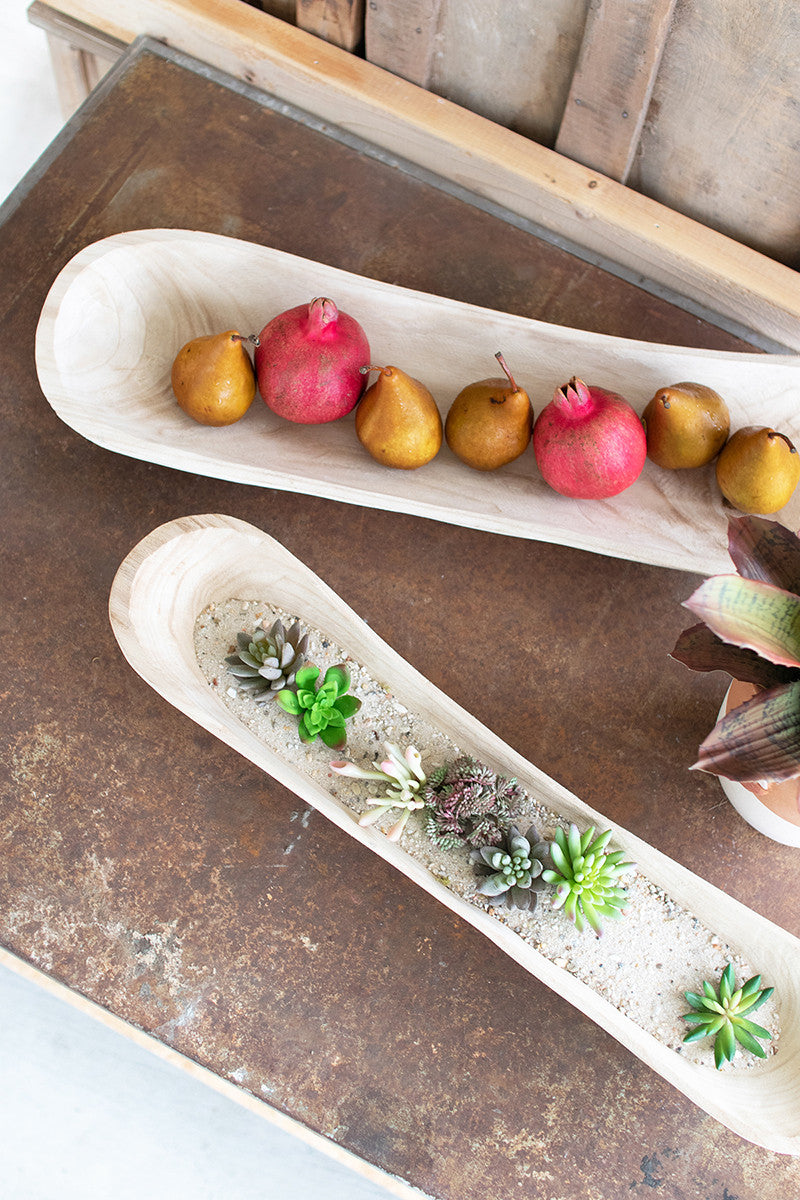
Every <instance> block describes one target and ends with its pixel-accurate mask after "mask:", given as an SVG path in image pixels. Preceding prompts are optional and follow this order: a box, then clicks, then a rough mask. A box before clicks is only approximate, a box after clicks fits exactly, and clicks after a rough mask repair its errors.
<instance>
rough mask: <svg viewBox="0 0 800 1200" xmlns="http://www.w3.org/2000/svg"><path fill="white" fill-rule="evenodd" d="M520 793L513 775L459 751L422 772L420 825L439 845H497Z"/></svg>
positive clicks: (444, 846) (450, 848)
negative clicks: (428, 771) (423, 816)
mask: <svg viewBox="0 0 800 1200" xmlns="http://www.w3.org/2000/svg"><path fill="white" fill-rule="evenodd" d="M522 797H523V792H522V790H521V788H520V787H519V786H518V784H517V781H516V780H515V779H506V778H505V777H504V776H502V775H496V774H495V773H494V771H492V770H491V768H489V767H487V766H484V764H483V763H479V762H478V761H477V760H476V759H474V758H472V757H471V756H470V755H468V754H464V755H462V756H461V757H460V758H457V759H455V760H454V761H453V762H446V763H444V764H443V765H442V766H441V767H437V768H436V770H435V771H433V772H431V774H430V775H429V776H428V779H427V782H426V784H425V787H424V788H423V792H422V799H423V800H424V801H425V811H426V822H425V830H426V832H427V834H428V837H429V838H430V839H431V841H432V842H434V843H435V844H436V845H437V846H440V847H441V848H442V849H443V850H454V849H456V848H457V847H458V846H463V845H467V846H472V847H475V848H476V849H479V848H480V847H482V846H497V845H499V844H500V842H501V841H502V839H503V830H504V829H505V827H506V826H507V825H508V823H509V821H510V820H512V819H513V818H514V817H515V816H516V812H515V811H514V810H515V808H516V806H517V804H518V803H519V801H521V799H522Z"/></svg>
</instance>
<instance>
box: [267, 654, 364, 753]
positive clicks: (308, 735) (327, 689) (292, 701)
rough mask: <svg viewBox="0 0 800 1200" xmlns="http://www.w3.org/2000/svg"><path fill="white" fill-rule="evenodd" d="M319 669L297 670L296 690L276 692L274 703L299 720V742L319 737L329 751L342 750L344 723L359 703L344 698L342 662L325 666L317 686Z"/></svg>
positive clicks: (347, 679)
mask: <svg viewBox="0 0 800 1200" xmlns="http://www.w3.org/2000/svg"><path fill="white" fill-rule="evenodd" d="M319 675H320V669H319V667H316V666H314V664H313V663H308V664H307V665H306V666H304V667H301V668H300V670H299V671H298V672H297V675H296V676H295V685H296V688H297V690H296V691H292V690H291V688H284V689H283V691H281V692H278V704H280V706H281V708H282V709H284V711H285V712H288V713H291V714H292V715H293V716H295V717H299V718H300V721H299V725H298V732H299V734H300V740H301V742H313V741H314V740H315V739H316V738H317V736H319V737H320V738H321V739H322V741H323V742H324V743H325V745H326V746H330V748H331V749H332V750H342V749H344V746H345V744H346V742H347V731H346V729H345V721H346V720H348V718H350V717H352V716H355V714H356V713H357V712H358V710H359V709H360V708H361V701H360V700H358V699H357V698H356V697H355V696H348V695H347V692H348V690H349V688H350V672H349V671H348V669H347V667H346V666H345V665H344V663H338V664H337V665H336V666H335V667H328V669H327V671H326V672H325V677H324V679H323V680H322V683H321V684H320V685H319V686H318V687H317V686H316V685H317V680H318V679H319Z"/></svg>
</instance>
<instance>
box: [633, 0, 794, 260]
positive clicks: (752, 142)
mask: <svg viewBox="0 0 800 1200" xmlns="http://www.w3.org/2000/svg"><path fill="white" fill-rule="evenodd" d="M721 9H722V6H721V4H720V2H719V0H693V3H692V4H689V5H684V6H682V8H681V10H680V20H679V21H676V22H675V24H674V26H673V29H672V32H671V34H670V37H669V40H668V42H667V46H666V49H665V51H664V57H663V59H662V62H661V68H660V70H659V73H658V78H657V80H656V84H655V88H654V92H653V104H652V107H651V111H650V114H649V116H648V119H647V121H646V123H645V127H644V130H643V132H642V141H641V146H640V153H639V155H638V156H637V159H636V163H635V166H634V169H633V171H632V173H631V177H630V183H631V184H632V185H633V186H634V187H636V188H637V189H641V190H642V191H644V192H645V193H646V194H647V195H648V196H652V197H653V198H654V199H657V200H659V201H660V202H661V203H663V204H668V205H670V206H671V207H674V208H677V209H679V210H680V211H681V212H685V213H687V214H688V215H689V216H692V217H694V218H695V219H696V220H698V221H703V222H708V223H713V225H714V227H715V228H717V229H720V230H721V231H722V232H724V233H727V234H729V235H730V236H731V237H735V238H736V239H737V240H739V241H742V242H744V243H746V244H747V245H750V246H753V247H755V248H756V249H758V250H761V251H763V252H764V253H768V254H770V255H771V256H772V257H774V258H777V259H779V260H781V261H783V262H785V263H787V264H789V265H791V266H793V267H795V268H797V267H798V266H800V255H798V237H797V234H798V220H797V214H798V212H799V211H800V110H798V95H800V20H798V17H799V16H800V9H799V8H798V5H797V3H796V0H777V2H775V3H772V4H767V5H763V4H752V3H751V0H726V2H725V5H724V11H721ZM709 116H711V117H712V119H709Z"/></svg>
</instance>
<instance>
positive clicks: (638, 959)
mask: <svg viewBox="0 0 800 1200" xmlns="http://www.w3.org/2000/svg"><path fill="white" fill-rule="evenodd" d="M276 617H280V618H281V619H282V620H283V622H284V625H285V626H286V628H287V629H288V627H289V626H290V625H291V624H292V623H293V622H294V620H295V616H294V615H292V614H291V613H286V612H283V611H282V610H279V609H275V608H272V607H271V606H269V605H268V604H267V603H265V602H262V601H259V600H240V599H231V600H228V601H227V602H226V603H224V604H218V605H212V606H211V607H210V608H208V609H206V610H205V611H204V612H203V613H202V614H201V615H200V616H199V618H198V620H197V623H196V628H195V650H196V653H197V657H198V662H199V664H200V666H201V669H202V671H203V673H204V674H205V676H206V678H207V679H208V681H209V683H210V685H211V686H212V687H213V688H214V689H215V691H217V693H218V694H219V697H220V699H221V700H222V701H223V703H224V704H225V705H226V706H227V707H228V708H230V709H231V711H232V712H234V713H235V714H236V716H237V717H239V718H240V719H241V721H242V722H243V723H244V724H245V725H246V726H247V727H248V728H249V729H251V730H252V731H253V732H254V733H255V734H256V735H257V736H258V737H259V738H261V739H262V740H263V741H264V742H265V743H266V744H267V745H268V746H269V747H270V749H272V750H274V751H275V752H276V753H278V754H280V756H281V757H282V758H284V759H285V760H287V761H290V762H292V763H293V764H295V765H297V766H299V767H300V768H301V769H302V770H303V771H304V772H305V773H306V774H307V775H308V776H309V778H311V779H313V780H314V781H315V782H317V783H318V784H321V785H322V786H324V787H325V788H326V789H327V790H328V791H329V792H330V793H331V795H333V796H334V797H335V798H336V799H337V800H338V801H339V802H340V803H342V804H345V805H346V806H347V807H349V808H351V809H352V811H353V815H354V820H357V819H358V816H359V815H360V814H361V813H363V812H364V811H365V810H366V809H367V807H368V804H367V800H368V799H369V797H370V796H377V795H382V794H383V785H382V784H381V783H380V782H378V783H375V782H373V781H362V780H359V779H352V778H349V777H347V776H340V775H337V774H336V773H335V772H333V771H331V770H330V766H329V764H330V762H331V761H337V760H341V759H348V760H349V761H351V762H354V763H356V764H357V765H359V766H371V765H373V764H378V763H379V762H380V761H381V759H382V758H383V757H384V756H385V755H384V751H383V744H384V742H386V741H391V742H396V743H397V744H398V745H400V747H401V748H402V749H405V747H406V746H407V745H409V744H411V745H414V746H416V748H417V749H418V750H419V752H420V754H421V755H422V762H423V769H424V770H425V771H426V772H427V773H428V774H430V773H431V771H432V770H433V769H434V768H435V767H437V766H439V765H440V764H442V763H443V762H445V761H446V760H449V759H453V758H455V757H457V756H458V755H459V754H460V753H462V751H461V750H460V749H459V747H458V746H456V745H454V744H453V743H452V742H450V741H449V739H448V738H446V737H445V736H444V735H443V734H441V733H440V732H439V731H438V730H436V729H435V728H433V727H432V726H431V725H430V724H429V723H428V722H427V721H425V720H423V719H421V718H418V717H417V716H415V715H414V714H413V713H411V712H409V711H408V710H407V709H406V708H404V707H403V705H401V704H399V703H398V702H397V700H396V699H395V698H394V697H393V696H392V695H391V694H390V693H389V692H388V691H387V690H386V688H385V687H383V686H382V685H381V684H380V683H378V682H377V681H376V680H374V679H373V678H372V677H371V676H370V675H369V674H368V672H367V671H366V670H365V669H364V668H363V667H362V666H361V665H360V664H358V663H356V662H354V661H353V660H352V659H351V658H349V656H348V654H347V652H346V650H345V649H343V648H341V647H338V646H335V645H333V644H331V643H330V642H329V641H328V639H327V638H326V637H325V636H324V635H323V634H322V633H320V632H319V631H318V630H315V629H312V628H310V627H308V626H305V625H303V622H302V617H301V626H302V627H303V630H304V632H307V633H308V634H309V647H308V652H307V654H306V660H307V661H308V662H312V663H314V664H316V665H317V666H318V667H320V668H321V670H322V672H323V674H324V671H325V669H326V667H328V666H330V665H332V664H333V663H337V662H346V663H347V666H348V669H349V670H350V673H351V676H352V684H351V688H350V691H351V693H352V695H354V696H356V697H358V698H359V699H360V700H361V701H362V705H361V709H360V710H359V712H358V713H357V714H356V715H355V716H354V717H353V718H351V719H350V720H349V721H348V722H347V747H346V749H345V750H344V751H332V750H329V749H328V747H327V746H325V745H324V744H323V743H322V742H321V740H320V739H317V741H316V742H314V743H313V744H311V745H304V744H303V743H302V742H301V741H300V739H299V737H298V735H297V718H296V717H292V716H290V715H289V714H287V713H285V712H284V711H283V710H282V709H281V708H280V706H279V705H278V704H277V703H276V702H275V701H269V702H267V703H266V704H256V703H254V702H253V700H252V699H250V698H249V697H248V696H247V695H246V694H245V693H239V692H237V688H236V682H235V680H234V678H233V676H231V675H230V674H229V673H228V670H227V666H226V664H225V661H224V659H225V656H226V655H228V654H230V653H233V652H234V651H235V649H236V634H237V632H239V631H241V632H246V633H252V631H253V630H254V629H255V628H256V626H257V625H263V627H264V628H265V629H269V627H270V625H271V624H272V622H273V621H274V620H275V618H276ZM398 816H399V813H398V812H397V811H394V812H393V813H389V814H387V816H386V817H385V818H384V819H383V822H382V824H381V825H380V826H379V828H384V829H387V828H388V827H389V826H390V825H392V824H394V822H395V821H396V820H397V817H398ZM531 823H533V824H534V825H535V826H536V828H537V830H538V831H539V833H540V835H541V836H542V837H544V838H552V836H553V833H554V831H555V828H556V827H557V825H559V824H560V825H562V826H566V824H567V823H566V822H565V821H564V820H562V819H561V818H560V817H559V815H558V814H557V813H555V812H553V811H552V810H549V809H546V808H544V807H543V806H542V805H540V804H538V803H537V802H536V801H535V798H531V797H527V798H526V801H525V804H524V807H523V809H522V810H521V813H520V817H519V820H518V821H517V824H518V825H519V827H520V829H521V830H522V831H523V832H524V831H525V830H526V829H527V828H528V825H529V824H531ZM598 832H599V830H598ZM402 846H403V848H404V849H405V850H406V851H407V852H408V853H409V854H410V855H411V856H412V857H414V858H415V859H416V860H417V861H419V862H420V863H421V864H423V865H424V866H426V867H427V868H428V870H429V871H430V872H431V873H432V874H433V875H434V876H435V877H436V878H437V879H438V880H439V881H440V882H442V883H444V884H445V885H446V886H447V887H448V888H450V889H451V890H452V891H454V892H456V893H458V895H460V896H462V897H463V898H465V899H466V900H468V901H470V902H471V903H473V904H475V905H477V906H478V907H480V908H483V909H484V910H488V911H491V912H493V913H494V916H495V919H496V920H498V921H501V922H502V923H503V924H504V925H506V926H508V927H509V928H510V929H513V930H514V931H515V932H516V933H517V934H518V935H519V936H520V937H521V938H523V939H524V940H525V941H526V942H528V943H529V944H530V945H532V946H533V947H534V948H535V949H536V950H538V951H539V952H540V953H541V954H542V955H544V956H545V957H546V958H548V959H549V960H550V961H552V962H554V963H555V964H556V965H557V966H559V967H562V968H563V969H564V970H566V971H569V972H570V973H571V974H573V975H575V976H577V977H578V978H579V979H580V980H582V981H583V982H584V983H585V984H587V985H588V986H589V987H591V988H593V989H594V991H596V992H597V993H598V994H600V995H602V996H604V997H605V998H606V999H607V1000H608V1001H609V1002H610V1003H611V1004H613V1005H614V1006H615V1007H616V1008H618V1009H619V1010H620V1011H621V1012H623V1013H625V1014H626V1015H627V1016H628V1017H630V1018H631V1020H633V1021H634V1022H636V1024H637V1025H639V1026H640V1027H641V1028H642V1029H644V1030H646V1031H647V1032H648V1033H650V1034H652V1035H654V1036H655V1037H656V1038H658V1039H659V1040H660V1041H661V1042H663V1043H665V1044H666V1045H667V1046H669V1047H671V1048H672V1049H673V1050H675V1052H676V1053H678V1054H681V1055H682V1056H683V1057H685V1058H687V1059H690V1060H691V1061H692V1062H697V1063H701V1064H705V1065H710V1066H711V1067H712V1069H713V1039H711V1038H707V1039H704V1040H703V1041H701V1042H698V1043H690V1044H689V1045H684V1043H683V1037H684V1036H685V1034H686V1033H687V1032H688V1030H689V1029H690V1028H691V1026H690V1025H689V1024H688V1023H687V1022H684V1021H682V1020H681V1014H682V1013H684V1012H687V1011H688V1005H687V1002H686V1000H685V998H684V995H683V993H684V992H685V991H701V990H702V989H701V984H702V981H703V980H704V979H707V980H710V981H712V982H714V983H715V984H716V983H717V982H718V980H719V976H720V974H721V972H722V970H723V969H724V967H725V965H726V964H727V963H728V962H729V961H733V963H734V967H735V970H736V980H737V983H738V984H741V983H743V982H744V981H745V980H746V979H748V978H750V977H751V976H752V975H755V974H757V973H758V968H757V967H756V968H754V967H753V966H751V965H750V964H749V963H747V962H745V961H744V960H743V959H742V958H741V957H740V956H738V955H736V954H734V953H733V951H732V950H731V949H730V947H728V946H726V945H725V944H724V943H723V942H722V940H721V939H720V938H719V937H717V936H716V935H715V934H714V932H713V931H712V930H709V929H707V928H705V927H704V926H703V924H702V923H701V922H700V921H699V920H698V918H697V917H696V916H695V915H694V914H693V913H691V912H689V911H687V910H686V909H684V908H683V907H682V906H681V905H679V904H678V903H676V902H675V901H674V900H672V899H671V898H670V897H669V896H667V895H665V894H664V893H663V891H662V890H661V889H660V888H658V887H656V885H655V884H653V883H652V882H650V881H649V880H648V879H647V878H646V877H645V876H644V875H642V874H641V872H639V871H638V870H634V871H632V872H629V873H628V874H626V875H624V876H623V877H622V879H621V883H622V885H623V886H625V887H626V889H627V892H628V895H629V898H630V902H629V904H628V906H627V911H626V915H625V916H624V917H623V918H622V919H621V920H617V921H608V920H607V921H605V922H604V928H603V936H602V937H597V935H596V934H595V933H594V932H593V931H592V930H591V929H586V930H584V932H583V933H578V932H577V931H576V930H575V927H574V925H573V924H572V922H571V921H570V920H569V919H568V918H567V917H566V916H565V915H564V914H563V913H562V912H560V911H556V910H554V909H552V908H551V906H550V903H549V894H548V892H544V893H543V894H542V895H541V896H540V898H539V902H538V904H537V907H536V910H535V911H534V912H533V913H527V912H524V913H523V912H519V911H517V910H512V909H508V908H506V907H498V906H494V907H493V908H490V907H489V905H488V903H487V901H486V899H485V898H484V897H482V896H479V895H477V894H476V892H475V885H476V883H477V878H476V876H475V875H474V873H473V870H472V866H471V864H470V862H469V856H468V852H467V851H466V850H465V851H460V850H448V851H445V850H440V849H439V848H438V847H436V846H435V845H434V844H433V843H432V842H431V841H430V839H429V838H428V837H427V835H426V834H425V831H424V827H423V819H422V816H421V814H420V813H412V815H411V817H410V819H409V821H408V824H407V825H406V828H405V831H404V833H403V837H402ZM612 848H613V847H612ZM762 982H763V984H764V986H768V984H769V980H768V979H765V980H763V981H762ZM776 999H777V997H775V996H773V997H772V999H770V1000H769V1001H767V1003H766V1004H764V1005H763V1006H762V1007H761V1008H759V1009H758V1010H757V1011H756V1013H755V1014H754V1019H755V1020H756V1021H757V1023H758V1024H759V1025H763V1026H764V1027H765V1028H766V1029H768V1030H769V1031H770V1032H771V1033H772V1037H773V1040H772V1041H771V1042H765V1043H763V1045H764V1049H765V1050H766V1052H767V1054H768V1055H769V1054H772V1053H774V1052H775V1050H776V1048H777V1042H778V1037H779V1021H778V1011H777V1005H776V1003H775V1001H776ZM759 1061H761V1060H759V1059H758V1058H757V1057H756V1056H755V1055H753V1054H751V1053H749V1052H748V1051H746V1050H744V1049H743V1048H742V1047H738V1048H737V1052H736V1056H735V1058H734V1060H733V1062H732V1063H729V1064H726V1065H725V1066H724V1067H723V1068H722V1069H723V1070H735V1069H741V1068H743V1067H748V1066H753V1065H754V1064H756V1063H758V1062H759Z"/></svg>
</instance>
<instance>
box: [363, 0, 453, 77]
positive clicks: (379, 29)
mask: <svg viewBox="0 0 800 1200" xmlns="http://www.w3.org/2000/svg"><path fill="white" fill-rule="evenodd" d="M444 3H445V0H408V3H406V4H403V5H399V4H393V3H392V2H391V0H371V3H370V4H369V6H368V8H367V13H366V20H365V53H366V56H367V58H368V59H369V61H370V62H372V63H375V65H376V66H379V67H385V68H386V70H387V71H391V72H392V74H393V75H399V76H400V77H401V78H402V79H407V80H409V82H410V83H416V84H419V86H420V87H424V88H429V87H430V86H431V80H432V76H433V59H434V54H435V52H436V48H437V44H438V43H439V42H440V41H441V35H440V20H441V14H442V5H443V4H444Z"/></svg>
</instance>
